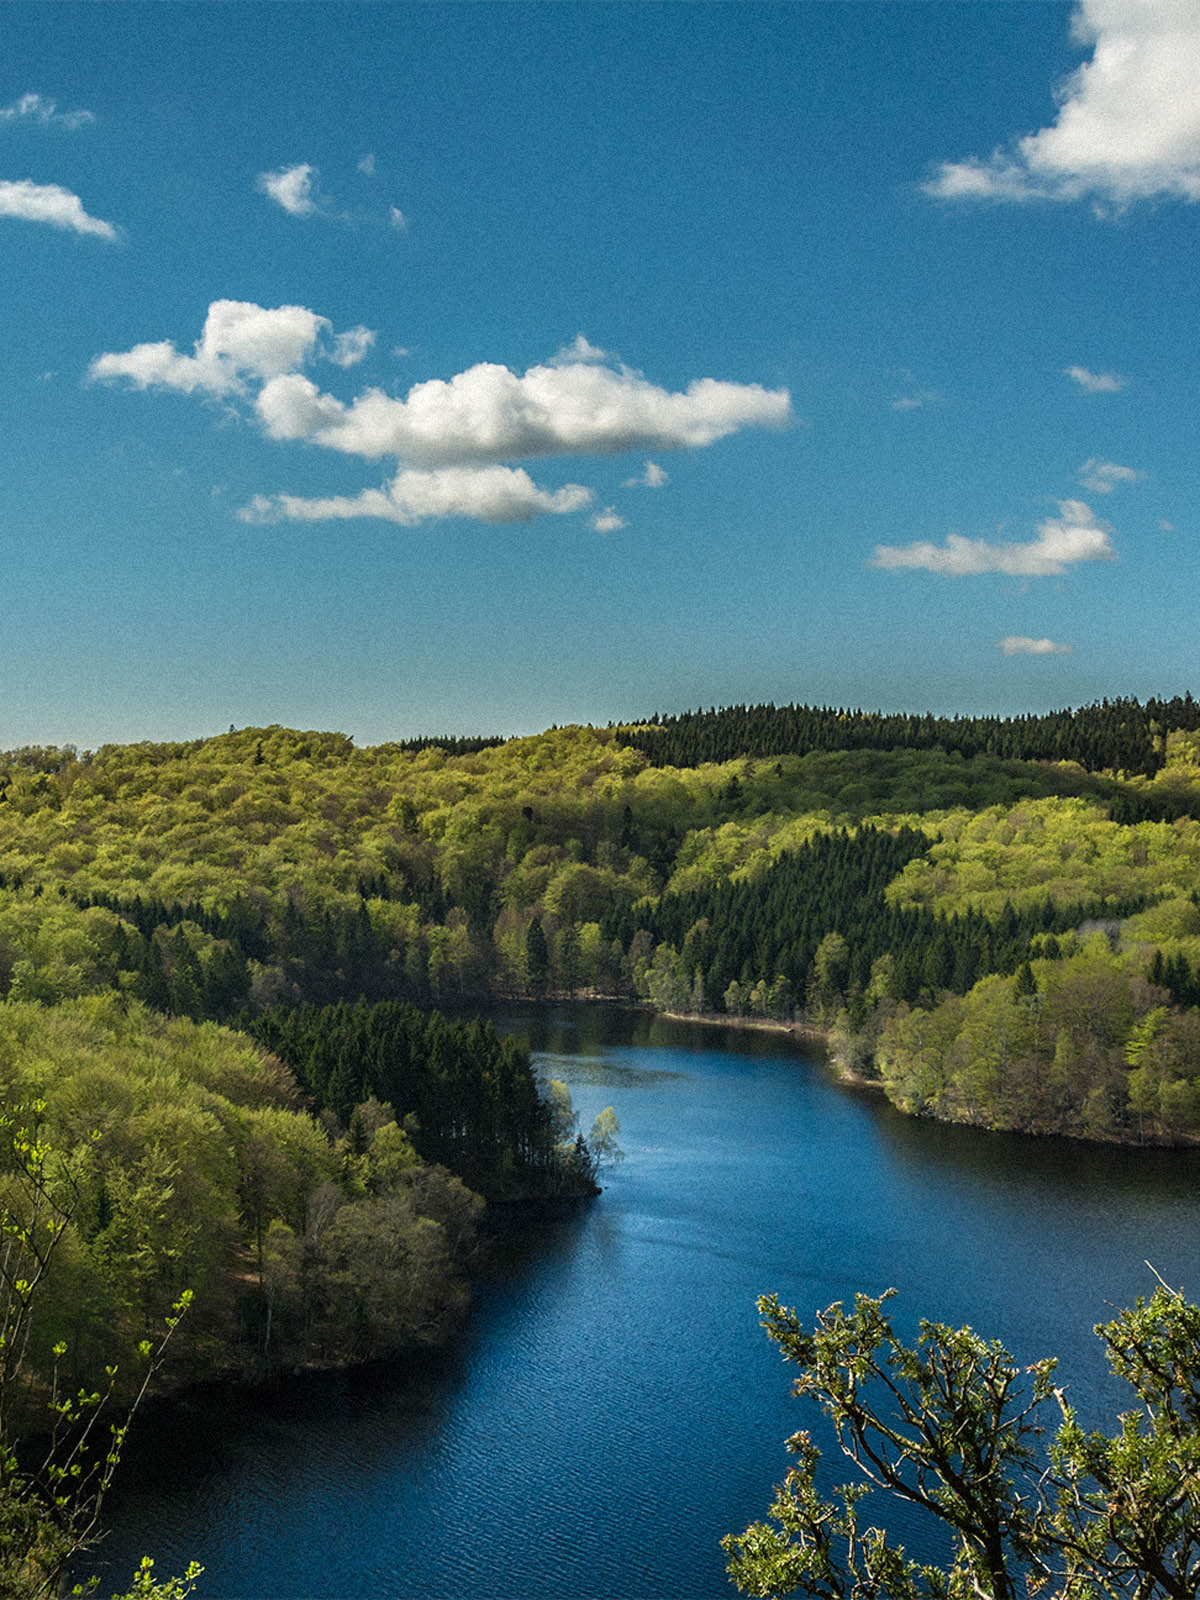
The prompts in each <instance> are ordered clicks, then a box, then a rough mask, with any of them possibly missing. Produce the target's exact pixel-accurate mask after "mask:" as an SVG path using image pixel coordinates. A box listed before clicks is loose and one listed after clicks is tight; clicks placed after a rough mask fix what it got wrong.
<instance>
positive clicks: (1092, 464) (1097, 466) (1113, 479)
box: [1079, 456, 1146, 494]
mask: <svg viewBox="0 0 1200 1600" xmlns="http://www.w3.org/2000/svg"><path fill="white" fill-rule="evenodd" d="M1145 476H1146V474H1145V473H1144V472H1139V471H1138V470H1137V468H1136V467H1122V466H1118V464H1117V463H1116V462H1115V461H1101V460H1100V458H1099V457H1098V456H1090V457H1089V458H1088V459H1087V460H1086V461H1085V462H1084V463H1083V465H1082V466H1081V467H1080V469H1079V481H1080V483H1081V484H1082V485H1083V487H1084V488H1085V489H1091V490H1092V491H1093V493H1095V494H1111V493H1112V492H1113V490H1114V489H1116V488H1117V487H1118V486H1119V485H1120V484H1123V483H1141V481H1142V479H1143V478H1144V477H1145Z"/></svg>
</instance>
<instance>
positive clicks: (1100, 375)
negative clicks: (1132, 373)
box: [1063, 367, 1129, 394]
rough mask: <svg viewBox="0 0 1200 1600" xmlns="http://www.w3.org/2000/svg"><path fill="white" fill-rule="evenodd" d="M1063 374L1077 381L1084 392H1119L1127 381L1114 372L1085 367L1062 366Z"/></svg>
mask: <svg viewBox="0 0 1200 1600" xmlns="http://www.w3.org/2000/svg"><path fill="white" fill-rule="evenodd" d="M1063 376H1064V377H1065V378H1070V380H1071V382H1072V383H1077V384H1078V385H1079V387H1080V388H1081V389H1082V390H1083V391H1084V392H1085V393H1086V394H1120V392H1121V390H1122V389H1123V388H1124V387H1125V385H1126V384H1127V383H1128V382H1129V379H1128V378H1122V377H1119V376H1118V375H1117V373H1115V372H1089V371H1088V369H1087V368H1086V367H1064V368H1063Z"/></svg>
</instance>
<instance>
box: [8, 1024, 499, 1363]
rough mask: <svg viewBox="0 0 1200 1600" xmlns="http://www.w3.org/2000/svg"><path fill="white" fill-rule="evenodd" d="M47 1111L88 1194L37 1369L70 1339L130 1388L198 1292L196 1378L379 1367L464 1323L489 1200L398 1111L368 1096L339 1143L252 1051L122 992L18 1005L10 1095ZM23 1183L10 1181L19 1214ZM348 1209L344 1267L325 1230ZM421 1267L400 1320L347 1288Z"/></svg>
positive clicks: (269, 1061) (58, 1271)
mask: <svg viewBox="0 0 1200 1600" xmlns="http://www.w3.org/2000/svg"><path fill="white" fill-rule="evenodd" d="M34 1098H38V1099H39V1100H40V1101H41V1103H42V1105H43V1113H42V1127H43V1130H44V1135H45V1138H46V1140H47V1147H48V1150H49V1152H50V1154H49V1155H48V1157H47V1172H48V1176H49V1178H50V1180H51V1181H52V1182H53V1183H54V1184H56V1185H59V1186H60V1187H61V1186H62V1185H66V1186H67V1187H69V1191H70V1200H71V1203H70V1206H69V1208H68V1209H69V1220H68V1221H66V1222H65V1223H64V1226H63V1230H62V1238H61V1240H60V1241H59V1245H58V1249H57V1251H56V1254H55V1259H54V1263H53V1270H52V1271H51V1270H48V1271H47V1274H46V1279H45V1282H44V1283H43V1284H42V1285H41V1289H40V1306H39V1317H38V1321H37V1324H36V1326H35V1327H34V1329H33V1330H32V1332H31V1334H30V1337H29V1346H28V1358H29V1363H30V1367H31V1370H33V1371H34V1372H36V1373H41V1374H43V1375H45V1374H48V1373H49V1371H50V1370H51V1367H52V1364H53V1363H52V1357H51V1349H50V1347H51V1345H52V1344H53V1343H55V1342H56V1341H58V1340H62V1341H63V1342H65V1343H66V1344H67V1346H68V1349H69V1357H68V1361H69V1364H70V1376H71V1377H72V1380H73V1381H74V1380H78V1381H81V1382H84V1381H86V1382H91V1381H94V1374H95V1373H96V1372H98V1371H100V1370H101V1369H102V1368H103V1366H104V1365H106V1364H116V1365H117V1366H119V1368H120V1369H121V1372H122V1374H123V1376H122V1377H121V1379H120V1380H119V1387H122V1386H123V1385H124V1383H125V1377H124V1374H125V1373H132V1371H133V1370H134V1365H133V1363H132V1359H131V1357H132V1352H134V1351H135V1350H136V1348H137V1346H138V1344H139V1343H140V1342H141V1341H142V1340H143V1339H145V1338H146V1337H148V1336H149V1335H150V1334H152V1332H153V1329H154V1327H155V1326H156V1324H157V1321H158V1318H159V1317H160V1316H161V1311H162V1308H163V1306H165V1305H169V1304H170V1303H171V1302H172V1300H174V1299H176V1298H177V1297H178V1295H179V1294H180V1293H181V1292H182V1290H183V1289H184V1288H185V1287H186V1288H189V1289H193V1290H195V1292H196V1299H197V1307H196V1310H195V1312H194V1313H193V1315H192V1316H191V1317H189V1319H188V1322H187V1325H186V1327H185V1328H184V1329H183V1330H181V1334H180V1337H179V1339H178V1340H176V1341H175V1343H174V1345H173V1347H172V1362H171V1368H170V1372H171V1375H172V1376H173V1377H175V1378H176V1379H178V1378H183V1377H201V1376H205V1375H207V1374H209V1373H211V1372H214V1371H227V1370H229V1368H230V1367H231V1366H233V1367H235V1368H236V1367H238V1366H240V1367H241V1368H242V1369H243V1370H245V1371H247V1372H248V1373H250V1374H256V1373H258V1372H260V1371H261V1370H262V1368H263V1367H264V1365H265V1366H267V1367H270V1366H272V1365H274V1364H276V1363H279V1362H283V1361H289V1362H291V1363H292V1364H297V1363H300V1362H305V1361H308V1360H310V1359H322V1360H333V1359H342V1358H343V1355H344V1353H346V1352H350V1353H354V1352H357V1351H358V1350H359V1349H360V1348H365V1347H368V1346H369V1348H370V1350H371V1351H372V1353H378V1352H380V1351H382V1350H383V1349H385V1348H393V1347H398V1346H401V1345H403V1344H404V1343H406V1342H409V1341H411V1340H424V1339H426V1338H427V1337H429V1330H430V1329H431V1327H433V1326H434V1324H435V1323H436V1322H437V1320H438V1316H439V1312H438V1309H437V1306H438V1304H440V1307H441V1310H440V1315H441V1317H442V1319H443V1325H444V1324H445V1323H446V1322H448V1321H451V1320H453V1318H454V1317H455V1316H456V1315H457V1314H458V1311H459V1309H460V1307H461V1304H462V1301H463V1293H464V1287H463V1262H464V1260H465V1259H466V1257H467V1255H468V1254H469V1253H470V1250H471V1249H472V1247H473V1237H474V1225H475V1222H476V1220H477V1217H478V1210H479V1205H480V1202H478V1201H477V1200H476V1199H475V1197H474V1196H471V1195H469V1193H468V1191H467V1190H465V1189H464V1188H463V1186H462V1185H461V1184H459V1183H458V1181H457V1180H456V1179H453V1178H451V1177H450V1175H449V1174H447V1173H442V1172H441V1171H440V1169H439V1170H438V1173H437V1174H434V1173H433V1172H432V1171H431V1169H428V1168H426V1167H424V1165H423V1164H422V1163H421V1162H420V1161H419V1159H418V1157H417V1155H416V1152H415V1151H414V1149H413V1147H412V1142H411V1139H410V1138H409V1136H408V1134H407V1133H406V1132H404V1130H402V1129H401V1128H399V1127H398V1126H397V1125H396V1123H395V1120H394V1117H393V1113H392V1108H391V1107H385V1106H380V1105H379V1104H378V1103H377V1102H368V1103H367V1104H366V1105H365V1106H363V1107H360V1108H359V1109H358V1111H357V1112H356V1114H355V1118H353V1119H352V1127H351V1130H350V1134H349V1135H348V1136H347V1138H345V1139H342V1140H340V1141H339V1142H337V1143H334V1142H331V1139H330V1136H329V1134H328V1133H327V1132H326V1131H325V1130H324V1129H323V1128H321V1127H320V1126H319V1125H318V1124H317V1123H316V1122H315V1121H314V1120H313V1119H312V1118H311V1117H310V1116H309V1115H307V1114H306V1113H304V1112H302V1111H300V1110H299V1109H298V1098H299V1097H298V1092H297V1089H296V1085H295V1083H294V1081H293V1080H292V1078H291V1076H290V1074H289V1073H288V1072H287V1071H286V1069H285V1068H283V1066H282V1065H281V1064H280V1063H279V1062H278V1061H277V1060H275V1059H273V1058H271V1057H267V1056H264V1054H263V1052H262V1051H261V1050H260V1049H258V1047H257V1046H255V1045H254V1044H253V1043H252V1042H251V1041H250V1040H248V1039H246V1038H244V1037H243V1036H241V1035H238V1034H234V1033H231V1032H229V1031H228V1030H227V1029H224V1028H218V1027H216V1026H215V1025H214V1024H211V1023H206V1024H203V1025H197V1024H195V1023H192V1022H190V1021H187V1020H186V1019H183V1018H166V1017H162V1016H159V1015H157V1014H155V1013H153V1012H149V1011H147V1010H146V1009H145V1008H144V1007H142V1006H139V1005H137V1004H136V1003H126V1002H123V1001H122V1000H120V999H119V998H117V997H115V996H108V997H101V996H93V997H90V998H85V999H82V1000H77V1001H73V1002H69V1003H64V1004H62V1005H60V1006H57V1007H54V1008H52V1009H49V1010H47V1009H45V1008H43V1007H38V1006H34V1005H20V1004H16V1003H13V1002H9V1003H8V1004H6V1005H3V1006H0V1101H2V1102H3V1103H7V1104H13V1103H18V1102H27V1101H30V1100H32V1099H34ZM60 1171H61V1173H62V1174H63V1176H62V1179H61V1184H60V1178H59V1174H60ZM67 1174H69V1184H68V1182H67V1177H66V1175H67ZM10 1183H11V1180H10V1179H8V1178H5V1177H4V1176H3V1174H2V1173H0V1201H2V1200H3V1199H4V1197H5V1193H6V1189H5V1185H6V1184H10ZM55 1192H57V1190H56V1191H55ZM64 1192H65V1189H64ZM318 1195H326V1196H329V1197H331V1199H330V1201H329V1203H328V1204H327V1205H326V1206H325V1207H324V1209H322V1207H321V1206H319V1205H314V1197H315V1196H318ZM334 1215H336V1216H337V1217H338V1224H337V1227H338V1230H340V1236H342V1237H343V1243H342V1245H341V1246H339V1251H338V1254H337V1258H336V1261H335V1260H334V1258H333V1257H331V1256H329V1255H328V1253H324V1254H323V1253H322V1251H321V1249H320V1248H318V1247H319V1245H320V1239H319V1237H318V1236H317V1234H313V1232H312V1229H313V1228H314V1227H316V1229H317V1232H318V1234H319V1232H320V1230H321V1229H322V1228H325V1227H327V1226H328V1225H329V1223H330V1222H331V1221H332V1219H333V1217H334ZM372 1229H373V1230H374V1233H373V1235H372ZM372 1237H373V1239H374V1242H372ZM288 1239H291V1240H293V1241H294V1242H295V1250H296V1257H295V1261H296V1264H297V1271H296V1273H295V1274H294V1276H295V1284H294V1288H295V1294H294V1295H291V1296H289V1294H288V1293H286V1292H285V1288H286V1284H285V1281H284V1280H285V1279H287V1273H286V1272H284V1271H283V1263H284V1262H285V1261H286V1260H287V1259H290V1258H289V1257H288V1246H287V1245H286V1243H285V1241H286V1240H288ZM389 1251H390V1252H392V1255H391V1256H390V1257H389V1255H388V1252H389ZM401 1256H404V1259H405V1260H406V1261H408V1262H409V1265H410V1267H411V1272H410V1277H409V1280H405V1281H406V1283H407V1284H408V1287H406V1289H405V1291H404V1294H403V1295H401V1296H398V1297H397V1300H396V1305H395V1309H394V1312H393V1313H392V1314H390V1315H389V1316H388V1318H386V1319H384V1318H382V1317H381V1316H380V1315H379V1314H378V1305H379V1304H380V1297H379V1296H378V1295H375V1297H374V1298H372V1294H371V1293H369V1292H368V1289H367V1288H364V1289H363V1293H362V1295H361V1296H359V1298H358V1299H357V1300H356V1299H355V1298H354V1297H353V1296H350V1295H346V1296H343V1297H342V1298H341V1299H339V1298H338V1296H337V1295H336V1294H335V1293H334V1292H333V1291H332V1289H331V1288H330V1284H331V1283H332V1282H333V1281H334V1279H335V1278H336V1277H337V1274H339V1273H340V1274H344V1275H345V1276H346V1281H347V1282H350V1281H358V1280H359V1279H361V1280H362V1281H363V1282H364V1283H368V1282H369V1281H370V1273H371V1271H373V1270H375V1269H378V1270H379V1271H380V1272H382V1271H383V1263H384V1261H385V1260H387V1259H390V1260H391V1261H392V1268H391V1269H390V1270H392V1271H393V1272H394V1273H395V1272H399V1270H400V1269H399V1267H398V1265H397V1262H398V1261H399V1260H400V1257H401ZM248 1265H249V1266H250V1267H251V1270H250V1271H249V1272H248V1271H247V1268H248ZM406 1270H407V1269H406ZM281 1273H282V1276H281ZM364 1275H365V1277H364ZM268 1280H270V1281H268ZM410 1280H411V1281H410ZM398 1281H399V1280H398V1279H397V1282H398ZM414 1284H416V1285H418V1287H413V1285H414ZM439 1296H440V1297H441V1298H440V1301H439V1299H438V1297H439ZM435 1302H436V1304H435ZM364 1306H367V1307H370V1308H373V1309H369V1310H367V1311H364V1310H363V1307H364ZM314 1340H315V1341H316V1343H315V1344H314V1343H313V1341H314Z"/></svg>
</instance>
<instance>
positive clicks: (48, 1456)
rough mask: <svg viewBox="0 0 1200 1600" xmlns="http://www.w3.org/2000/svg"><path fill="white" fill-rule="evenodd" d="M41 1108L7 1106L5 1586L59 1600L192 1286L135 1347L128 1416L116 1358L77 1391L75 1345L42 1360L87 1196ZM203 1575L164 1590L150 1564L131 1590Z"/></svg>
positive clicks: (1, 1533)
mask: <svg viewBox="0 0 1200 1600" xmlns="http://www.w3.org/2000/svg"><path fill="white" fill-rule="evenodd" d="M45 1112H46V1105H45V1103H44V1102H43V1101H40V1100H38V1101H33V1102H32V1103H30V1104H28V1105H26V1106H24V1107H22V1108H20V1109H19V1110H18V1109H15V1108H14V1109H13V1110H12V1111H9V1112H4V1113H2V1114H0V1171H2V1172H3V1174H4V1184H3V1193H2V1194H0V1241H2V1247H0V1593H3V1594H4V1596H5V1597H6V1600H53V1597H54V1596H56V1595H58V1594H59V1593H60V1592H61V1585H62V1580H63V1574H64V1573H65V1572H66V1570H67V1568H68V1566H69V1565H70V1564H71V1562H72V1561H73V1560H74V1559H75V1558H76V1557H77V1556H78V1555H79V1554H80V1553H81V1552H82V1551H84V1550H86V1549H87V1548H88V1547H89V1545H90V1544H91V1542H92V1541H93V1539H94V1536H95V1532H96V1527H97V1523H98V1520H99V1516H100V1511H101V1507H102V1505H103V1502H104V1498H105V1495H106V1494H107V1492H108V1489H109V1487H110V1485H111V1483H112V1478H113V1474H114V1472H115V1470H116V1468H117V1465H118V1463H119V1460H120V1455H121V1449H122V1446H123V1444H124V1440H125V1436H126V1432H127V1429H128V1424H129V1417H130V1415H131V1413H132V1410H133V1409H136V1407H137V1405H138V1403H139V1402H140V1400H141V1399H142V1397H143V1396H144V1394H145V1392H146V1388H147V1386H148V1384H149V1381H150V1377H151V1375H152V1374H153V1372H154V1370H155V1369H156V1368H157V1366H158V1365H159V1364H160V1363H161V1360H162V1357H163V1352H164V1350H165V1347H166V1344H167V1342H168V1341H169V1340H170V1339H171V1337H172V1335H173V1334H174V1333H175V1330H176V1328H177V1327H178V1326H179V1323H180V1321H181V1319H182V1318H183V1316H184V1313H185V1312H186V1311H187V1310H188V1308H189V1306H190V1304H191V1299H192V1296H191V1292H190V1291H188V1290H185V1291H184V1292H183V1293H182V1294H181V1295H180V1297H179V1299H178V1300H177V1301H176V1303H175V1304H174V1306H173V1307H172V1308H171V1311H170V1313H169V1315H168V1316H167V1317H166V1321H165V1328H164V1326H163V1324H162V1323H160V1325H159V1328H158V1331H157V1336H156V1337H155V1338H153V1339H147V1340H145V1341H144V1342H142V1343H141V1345H140V1346H139V1349H138V1351H137V1352H136V1356H135V1359H134V1361H133V1363H132V1367H131V1373H130V1376H131V1377H132V1389H131V1393H132V1405H131V1407H130V1408H127V1410H126V1412H125V1415H124V1417H123V1419H121V1420H118V1421H112V1420H110V1418H111V1403H112V1401H113V1399H114V1396H115V1394H116V1393H117V1390H118V1376H119V1374H118V1370H117V1368H116V1367H115V1366H112V1365H110V1366H107V1367H106V1368H105V1369H104V1370H103V1372H102V1373H101V1374H99V1377H98V1382H97V1384H96V1387H94V1388H92V1387H90V1386H88V1385H84V1386H82V1387H78V1388H77V1387H75V1386H74V1385H73V1384H71V1383H69V1382H67V1380H66V1375H65V1374H66V1364H65V1357H66V1355H67V1346H66V1345H65V1343H63V1342H62V1341H61V1340H59V1341H57V1342H56V1343H55V1344H54V1346H53V1348H52V1349H51V1351H50V1352H49V1366H48V1368H44V1367H39V1363H38V1360H37V1348H36V1343H35V1342H34V1341H33V1340H32V1337H31V1336H32V1335H33V1334H34V1332H35V1327H37V1326H38V1325H39V1324H41V1323H42V1321H43V1320H44V1319H43V1302H44V1300H45V1298H46V1295H47V1293H48V1292H49V1290H50V1285H51V1283H52V1281H53V1269H54V1267H55V1265H56V1258H57V1257H58V1255H59V1254H60V1252H61V1250H62V1248H63V1246H64V1244H65V1242H66V1241H67V1240H68V1238H69V1236H70V1231H71V1228H72V1225H73V1220H74V1219H73V1215H72V1210H73V1207H74V1205H75V1204H76V1203H77V1199H78V1193H79V1191H78V1186H77V1185H76V1183H75V1182H74V1174H73V1173H72V1171H71V1169H70V1165H69V1163H66V1162H64V1161H63V1159H62V1157H61V1153H60V1152H56V1151H55V1150H54V1148H53V1147H52V1145H51V1144H50V1143H49V1142H48V1140H47V1138H46V1136H45V1131H44V1117H45ZM127 1387H128V1384H127ZM33 1416H36V1417H37V1418H38V1421H37V1424H36V1428H37V1436H38V1448H37V1449H36V1450H34V1449H33V1448H32V1447H29V1448H26V1449H25V1450H24V1451H23V1452H22V1454H21V1455H20V1456H18V1453H17V1445H18V1443H19V1432H20V1428H21V1425H22V1422H28V1420H29V1418H30V1417H33ZM102 1441H103V1442H102ZM151 1565H152V1564H151ZM198 1571H199V1569H198V1568H195V1567H193V1568H191V1569H189V1573H188V1576H187V1578H186V1579H184V1580H183V1586H181V1585H180V1584H179V1583H178V1582H175V1583H172V1584H169V1585H168V1586H166V1588H164V1589H159V1588H158V1587H157V1586H154V1585H153V1584H152V1581H151V1578H150V1566H149V1565H147V1564H146V1563H143V1567H142V1572H141V1574H140V1575H139V1578H138V1581H137V1582H136V1583H135V1591H134V1592H135V1594H137V1595H142V1596H145V1597H147V1600H156V1597H157V1600H175V1597H182V1596H183V1595H184V1594H186V1593H188V1592H190V1587H191V1580H192V1579H193V1578H194V1577H195V1576H196V1574H197V1573H198ZM76 1592H79V1591H78V1590H77V1591H76Z"/></svg>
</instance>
